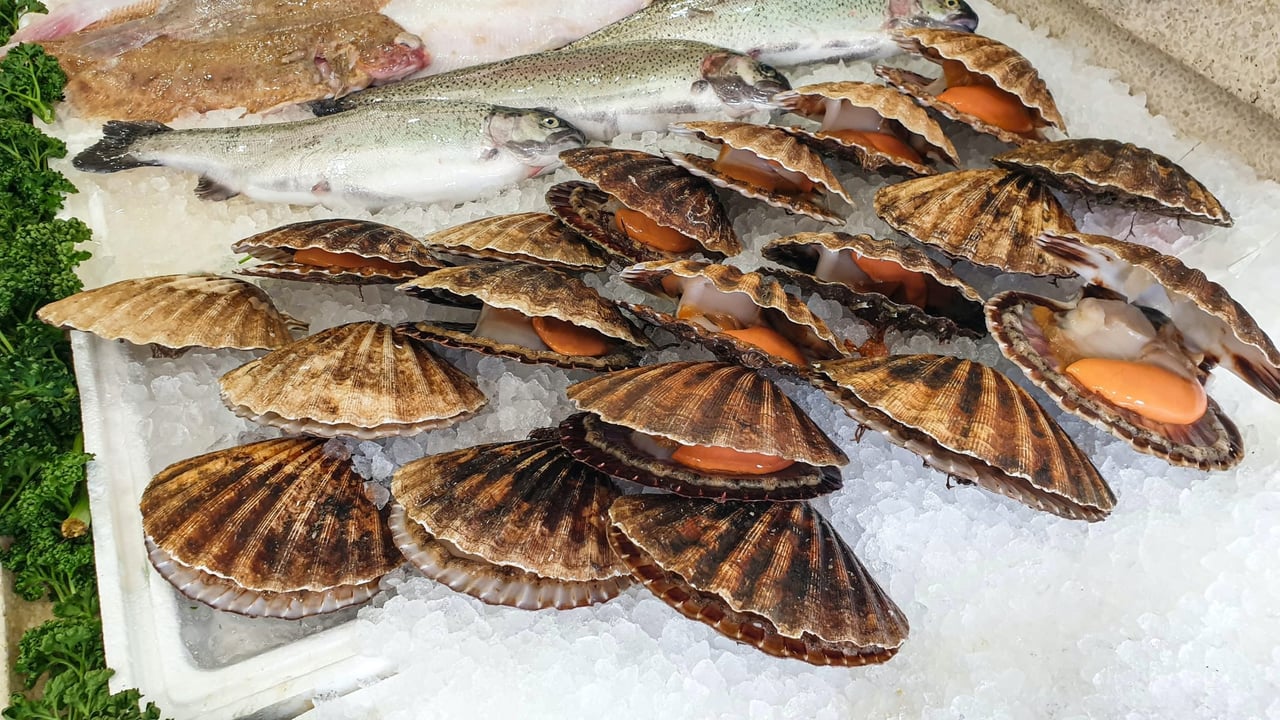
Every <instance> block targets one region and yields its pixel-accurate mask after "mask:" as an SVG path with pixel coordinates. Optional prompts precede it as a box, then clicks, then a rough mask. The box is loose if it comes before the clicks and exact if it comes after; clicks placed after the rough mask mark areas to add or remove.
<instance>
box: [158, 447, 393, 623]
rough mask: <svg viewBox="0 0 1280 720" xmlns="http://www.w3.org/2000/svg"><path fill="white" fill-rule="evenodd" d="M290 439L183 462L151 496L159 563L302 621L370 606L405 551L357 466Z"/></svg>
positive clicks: (184, 585)
mask: <svg viewBox="0 0 1280 720" xmlns="http://www.w3.org/2000/svg"><path fill="white" fill-rule="evenodd" d="M324 447H325V441H324V440H318V439H314V438H280V439H276V440H267V441H264V442H259V443H253V444H250V445H242V446H240V447H234V448H230V449H228V450H220V451H217V452H213V453H209V454H206V455H201V456H199V457H194V458H190V459H188V460H182V461H180V462H177V463H174V464H173V465H170V466H169V467H167V468H165V469H164V470H162V471H160V473H159V474H157V475H156V476H155V477H154V478H153V479H152V480H151V483H150V484H149V485H148V486H147V489H146V490H145V491H144V492H143V494H142V501H141V510H142V528H143V531H144V532H145V533H146V536H147V540H148V544H149V547H150V554H151V559H152V563H153V564H155V565H156V569H157V570H159V571H160V573H161V574H162V575H164V576H165V579H166V580H169V581H170V582H171V583H173V584H174V585H175V586H177V587H178V589H179V590H180V591H181V592H182V593H183V594H184V595H186V596H187V597H190V598H192V599H195V600H199V601H200V602H203V603H205V604H208V605H211V606H213V607H215V608H218V609H220V610H227V611H230V612H235V613H240V614H242V615H252V616H267V617H282V618H298V617H304V616H307V615H314V614H317V613H322V612H331V611H333V610H337V609H339V608H342V607H345V606H347V605H351V604H355V603H359V602H364V601H365V600H367V599H369V598H370V597H372V596H373V595H374V594H375V593H377V591H378V578H380V577H382V576H383V575H385V574H386V573H388V572H390V571H392V570H394V569H395V568H396V567H398V566H399V565H400V564H401V563H403V562H404V558H402V557H401V556H400V553H399V552H398V551H397V550H396V547H395V545H393V544H392V543H391V536H390V533H389V532H387V529H386V527H385V522H384V518H383V513H380V512H379V511H378V509H377V508H375V507H374V505H373V503H371V502H369V500H368V499H367V498H366V497H365V495H364V489H363V488H364V486H363V480H362V479H361V478H360V477H359V476H358V475H356V473H355V470H354V469H353V468H352V467H351V463H350V462H349V461H347V460H343V459H339V458H337V457H334V456H332V455H330V454H329V453H327V452H325V449H324Z"/></svg>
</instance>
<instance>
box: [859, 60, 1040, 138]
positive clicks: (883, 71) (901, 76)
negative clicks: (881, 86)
mask: <svg viewBox="0 0 1280 720" xmlns="http://www.w3.org/2000/svg"><path fill="white" fill-rule="evenodd" d="M875 73H876V75H879V76H880V77H881V78H882V79H883V80H884V81H885V82H887V83H889V84H890V85H892V86H893V87H894V88H896V89H897V90H898V92H901V93H903V94H904V95H909V96H911V97H912V98H913V99H914V100H915V101H916V102H918V103H920V104H921V105H923V106H924V107H927V108H931V109H933V110H936V111H937V112H938V114H940V115H942V116H943V117H945V118H948V119H950V120H955V121H956V122H958V123H964V124H965V125H968V126H969V127H971V128H973V129H974V130H977V131H978V132H980V133H986V134H987V135H991V136H994V137H996V138H998V139H999V140H1000V141H1001V142H1005V143H1008V144H1010V145H1018V146H1023V145H1032V144H1035V143H1041V142H1044V141H1045V138H1044V136H1043V135H1041V133H1040V132H1039V131H1038V130H1033V131H1032V132H1030V133H1027V134H1025V135H1024V134H1021V133H1015V132H1011V131H1009V130H1005V129H1004V128H1002V127H1000V126H999V125H992V124H991V123H989V122H987V121H986V120H983V119H982V118H980V117H978V116H977V115H970V114H969V113H967V112H961V111H960V109H959V108H957V107H956V106H954V105H952V104H951V103H949V102H947V101H945V100H942V99H940V98H938V97H936V96H935V95H933V94H932V93H930V91H929V86H930V84H932V83H933V82H934V81H933V80H931V79H929V78H927V77H925V76H923V75H920V74H918V73H913V72H911V71H910V70H903V69H902V68H896V67H886V66H884V65H877V66H876V69H875Z"/></svg>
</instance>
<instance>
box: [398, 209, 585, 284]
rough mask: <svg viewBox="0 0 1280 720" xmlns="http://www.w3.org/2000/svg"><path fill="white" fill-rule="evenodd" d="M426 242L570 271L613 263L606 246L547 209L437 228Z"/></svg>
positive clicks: (471, 254) (460, 251) (443, 248)
mask: <svg viewBox="0 0 1280 720" xmlns="http://www.w3.org/2000/svg"><path fill="white" fill-rule="evenodd" d="M422 242H423V244H424V245H426V246H427V247H429V248H434V249H436V251H437V252H440V253H449V254H453V255H462V256H465V257H470V258H477V259H481V260H508V261H514V262H526V263H533V264H535V265H545V266H547V267H553V268H556V269H558V270H567V271H570V272H581V271H586V270H603V269H605V267H606V266H607V265H608V264H609V259H608V256H607V255H606V254H605V253H604V251H603V250H600V249H599V248H597V247H596V246H595V245H593V244H591V243H589V242H587V241H586V240H585V239H583V237H582V236H581V235H578V234H577V233H575V232H573V231H572V230H570V229H569V228H568V227H566V226H565V225H564V223H562V222H560V220H559V219H558V218H556V216H554V215H549V214H547V213H538V212H527V213H517V214H515V215H498V216H495V217H488V218H482V219H480V220H473V221H472V222H469V223H463V224H462V225H456V226H454V227H451V228H446V229H444V230H441V231H439V232H434V233H432V234H430V235H428V236H426V237H425V238H423V239H422ZM419 274H425V273H419Z"/></svg>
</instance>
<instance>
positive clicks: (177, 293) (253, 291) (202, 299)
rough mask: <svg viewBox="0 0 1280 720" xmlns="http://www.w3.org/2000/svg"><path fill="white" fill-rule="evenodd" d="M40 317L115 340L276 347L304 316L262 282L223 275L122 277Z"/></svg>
mask: <svg viewBox="0 0 1280 720" xmlns="http://www.w3.org/2000/svg"><path fill="white" fill-rule="evenodd" d="M36 317H38V318H40V320H42V321H44V322H46V323H48V324H50V325H55V326H57V327H60V328H64V329H66V328H70V329H73V330H83V331H84V332H88V333H92V334H94V335H97V336H98V337H101V338H106V339H108V340H128V341H129V342H131V343H134V344H136V345H146V344H148V343H151V344H154V345H159V346H161V347H166V348H171V349H174V350H179V349H183V348H189V347H205V348H232V349H236V350H270V349H274V348H278V347H283V346H284V345H286V344H288V343H290V342H292V340H293V337H292V336H291V335H290V334H289V329H290V326H291V325H293V324H295V323H296V321H295V320H293V319H292V318H289V317H288V316H286V315H284V314H282V313H281V312H280V311H278V310H276V307H275V305H274V304H272V302H271V298H270V297H268V296H267V294H266V293H265V292H263V291H262V290H261V289H259V288H258V287H257V286H256V285H252V284H250V283H248V282H245V281H244V280H237V279H236V278H229V277H220V276H218V275H163V276H159V277H148V278H136V279H133V280H121V281H120V282H117V283H112V284H110V285H106V286H103V287H100V288H96V289H93V290H85V291H83V292H78V293H76V294H75V295H72V296H70V297H67V298H63V299H62V300H58V301H57V302H53V303H50V304H48V305H45V306H44V307H42V308H40V310H39V311H38V312H37V313H36Z"/></svg>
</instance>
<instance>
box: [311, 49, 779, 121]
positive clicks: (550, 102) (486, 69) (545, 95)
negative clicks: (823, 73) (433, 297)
mask: <svg viewBox="0 0 1280 720" xmlns="http://www.w3.org/2000/svg"><path fill="white" fill-rule="evenodd" d="M789 87H790V84H789V83H788V82H787V79H786V78H785V77H783V76H782V74H781V73H779V72H778V71H777V70H774V69H773V68H771V67H769V66H768V65H765V64H763V63H761V62H759V61H757V60H753V59H752V58H750V57H747V56H746V55H743V54H741V53H737V52H733V51H731V50H725V49H724V48H720V47H715V46H713V45H707V44H704V43H698V42H689V41H684V40H638V41H635V42H628V43H622V44H619V45H610V46H600V47H588V48H582V49H579V50H558V51H551V52H544V53H538V54H535V55H523V56H521V57H516V58H511V59H510V60H503V61H500V62H496V63H490V64H488V65H480V66H477V67H473V68H464V69H462V70H455V71H453V72H449V73H444V74H441V75H431V76H428V77H425V78H419V79H417V80H410V81H407V82H401V83H396V84H393V85H386V86H382V87H377V88H370V89H368V90H364V91H361V92H358V93H353V94H351V95H347V96H345V97H340V98H335V99H333V100H322V101H319V102H315V103H312V104H311V109H312V112H314V113H315V114H317V115H330V114H333V113H335V112H342V111H343V110H348V109H350V108H355V107H362V106H367V105H376V104H380V103H392V102H406V101H416V100H428V99H430V100H474V101H484V102H492V103H497V104H499V105H510V106H513V107H538V108H543V109H545V110H550V111H552V112H554V113H556V114H557V115H559V116H560V117H562V118H564V119H565V120H568V121H569V122H570V123H573V124H574V125H576V126H577V127H579V128H581V129H582V131H583V132H584V133H586V134H587V137H589V138H591V139H592V140H604V141H608V140H611V139H613V138H614V137H616V136H617V135H619V134H622V133H633V132H643V131H645V130H665V129H666V128H667V125H668V124H670V123H672V122H680V121H685V120H710V119H717V118H722V117H725V116H728V117H742V116H744V115H748V114H750V113H752V112H754V111H756V110H761V109H767V108H769V107H771V106H770V104H769V99H770V98H771V97H772V96H773V95H774V94H775V93H777V92H781V91H782V90H786V89H788V88H789Z"/></svg>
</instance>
